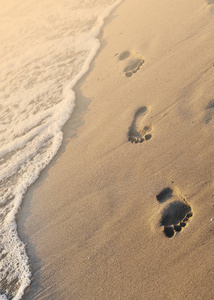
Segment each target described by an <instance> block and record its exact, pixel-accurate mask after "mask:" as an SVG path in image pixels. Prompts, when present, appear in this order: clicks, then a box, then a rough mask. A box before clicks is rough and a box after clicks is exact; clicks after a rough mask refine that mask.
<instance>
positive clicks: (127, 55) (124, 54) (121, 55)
mask: <svg viewBox="0 0 214 300" xmlns="http://www.w3.org/2000/svg"><path fill="white" fill-rule="evenodd" d="M129 56H130V52H129V51H124V52H122V53H121V54H120V56H119V60H124V59H126V58H128V57H129Z"/></svg>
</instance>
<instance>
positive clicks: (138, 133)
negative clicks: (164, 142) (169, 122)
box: [128, 106, 152, 143]
mask: <svg viewBox="0 0 214 300" xmlns="http://www.w3.org/2000/svg"><path fill="white" fill-rule="evenodd" d="M147 112H148V108H147V107H146V106H142V107H140V108H139V109H138V110H137V111H136V113H135V115H134V119H133V121H132V124H131V126H130V127H129V131H128V140H129V141H131V142H132V143H143V142H144V141H148V140H150V139H151V137H152V133H151V131H152V125H151V124H150V125H146V126H145V125H143V123H144V122H143V117H144V116H145V115H146V114H147Z"/></svg>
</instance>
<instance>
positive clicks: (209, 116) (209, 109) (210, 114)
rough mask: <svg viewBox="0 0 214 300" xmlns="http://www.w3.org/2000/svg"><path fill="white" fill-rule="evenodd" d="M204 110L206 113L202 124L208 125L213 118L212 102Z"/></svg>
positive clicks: (213, 108) (213, 102)
mask: <svg viewBox="0 0 214 300" xmlns="http://www.w3.org/2000/svg"><path fill="white" fill-rule="evenodd" d="M205 109H206V113H205V118H204V122H205V124H208V123H210V122H211V121H212V119H213V116H214V100H211V101H210V102H209V103H208V104H207V106H206V107H205Z"/></svg>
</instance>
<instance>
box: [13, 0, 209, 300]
mask: <svg viewBox="0 0 214 300" xmlns="http://www.w3.org/2000/svg"><path fill="white" fill-rule="evenodd" d="M213 11H214V4H212V3H208V2H206V1H199V0H194V1H193V0H191V1H177V2H174V1H173V2H172V1H168V0H161V1H158V3H157V1H154V0H151V1H142V0H132V1H131V0H125V1H123V2H122V4H121V5H120V6H119V7H118V8H116V9H115V10H114V11H113V13H112V14H111V16H110V17H109V18H108V19H107V20H106V24H105V26H104V28H103V31H102V33H101V35H100V40H101V48H100V51H99V52H98V55H97V56H96V58H95V60H94V61H93V63H92V66H91V69H90V71H89V72H88V74H87V75H86V76H85V77H84V78H83V79H82V80H81V82H79V83H78V85H77V86H76V89H75V91H76V95H77V99H76V109H75V111H74V113H73V115H72V117H71V119H70V120H69V122H68V123H67V124H66V126H65V127H64V143H63V145H62V147H61V149H60V151H59V153H58V154H57V156H56V157H55V159H54V160H53V161H52V163H51V164H50V165H49V166H48V167H47V168H46V169H45V170H44V171H43V172H42V174H41V176H40V178H39V179H38V180H37V181H36V183H35V184H34V185H33V186H32V187H31V188H30V189H29V191H28V192H27V194H26V196H25V199H24V201H23V205H22V209H21V211H20V213H19V215H18V228H19V235H20V237H21V239H22V240H23V241H24V242H25V243H26V249H27V252H28V255H29V257H30V260H31V263H32V270H33V278H32V284H31V288H30V291H29V292H28V293H26V296H25V299H36V300H38V299H39V300H41V299H42V300H44V299H45V300H52V299H53V300H55V299H58V300H61V299H62V300H67V299H68V300H70V299H74V300H78V299H81V300H83V299H87V300H92V299H166V300H167V299H169V300H180V299H183V298H185V299H194V300H195V299H212V298H213V296H214V288H213V267H214V263H213V232H214V222H212V221H211V218H213V217H214V191H213V188H214V182H213V161H214V130H213V129H214V91H213V79H214V55H213V49H214V31H213V28H214V19H213ZM188 214H191V215H189V216H187V215H188Z"/></svg>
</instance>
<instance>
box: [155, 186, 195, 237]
mask: <svg viewBox="0 0 214 300" xmlns="http://www.w3.org/2000/svg"><path fill="white" fill-rule="evenodd" d="M156 199H157V201H158V202H159V203H165V202H166V201H167V202H168V204H167V205H166V206H165V208H164V210H163V212H162V216H161V219H160V226H161V227H163V232H164V234H165V235H166V237H168V238H171V237H173V236H174V235H175V234H177V233H178V232H180V231H181V230H182V229H183V227H185V226H186V225H187V223H188V221H189V219H190V218H191V217H192V216H193V212H192V209H191V206H190V205H189V204H188V203H187V201H186V199H185V197H183V196H182V195H181V194H180V193H179V192H178V190H176V189H172V188H171V187H167V188H165V189H163V190H162V191H161V192H160V193H159V194H158V195H156Z"/></svg>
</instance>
